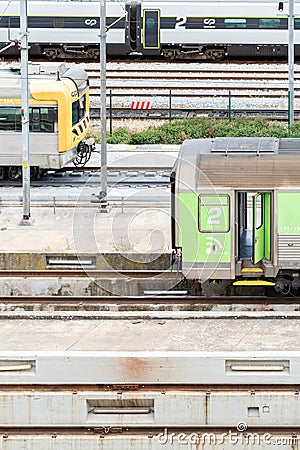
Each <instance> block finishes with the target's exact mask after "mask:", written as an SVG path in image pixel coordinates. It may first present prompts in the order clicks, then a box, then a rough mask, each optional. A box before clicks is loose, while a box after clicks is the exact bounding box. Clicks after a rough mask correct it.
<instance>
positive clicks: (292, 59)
mask: <svg viewBox="0 0 300 450" xmlns="http://www.w3.org/2000/svg"><path fill="white" fill-rule="evenodd" d="M288 23H289V25H288V28H289V46H288V66H289V109H290V121H289V125H291V124H292V123H294V62H295V55H294V0H289V19H288Z"/></svg>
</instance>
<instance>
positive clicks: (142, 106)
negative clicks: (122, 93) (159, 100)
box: [131, 102, 152, 109]
mask: <svg viewBox="0 0 300 450" xmlns="http://www.w3.org/2000/svg"><path fill="white" fill-rule="evenodd" d="M151 108H152V106H151V102H131V109H151Z"/></svg>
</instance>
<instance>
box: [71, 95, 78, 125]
mask: <svg viewBox="0 0 300 450" xmlns="http://www.w3.org/2000/svg"><path fill="white" fill-rule="evenodd" d="M77 122H79V102H78V100H77V101H76V102H73V103H72V125H75V123H77Z"/></svg>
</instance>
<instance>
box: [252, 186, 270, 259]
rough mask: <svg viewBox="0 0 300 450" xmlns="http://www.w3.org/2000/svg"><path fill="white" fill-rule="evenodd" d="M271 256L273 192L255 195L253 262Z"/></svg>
mask: <svg viewBox="0 0 300 450" xmlns="http://www.w3.org/2000/svg"><path fill="white" fill-rule="evenodd" d="M270 256H271V192H259V193H257V194H256V195H255V196H254V197H253V263H254V264H257V263H258V262H259V261H261V260H262V259H264V258H265V259H267V260H270Z"/></svg>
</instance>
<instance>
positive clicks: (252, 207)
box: [236, 192, 272, 265]
mask: <svg viewBox="0 0 300 450" xmlns="http://www.w3.org/2000/svg"><path fill="white" fill-rule="evenodd" d="M237 205H238V208H237V217H236V223H237V256H238V260H241V261H243V262H244V263H246V262H247V261H249V262H251V263H252V264H253V265H259V263H260V262H261V261H262V260H264V259H265V260H268V261H270V260H271V227H272V192H238V193H237Z"/></svg>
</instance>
